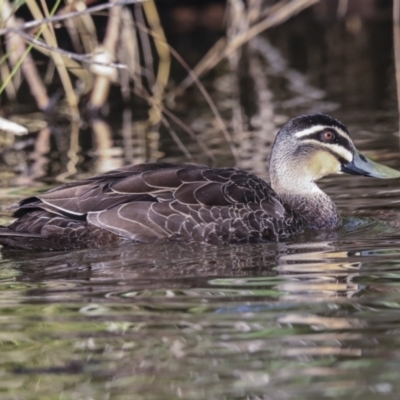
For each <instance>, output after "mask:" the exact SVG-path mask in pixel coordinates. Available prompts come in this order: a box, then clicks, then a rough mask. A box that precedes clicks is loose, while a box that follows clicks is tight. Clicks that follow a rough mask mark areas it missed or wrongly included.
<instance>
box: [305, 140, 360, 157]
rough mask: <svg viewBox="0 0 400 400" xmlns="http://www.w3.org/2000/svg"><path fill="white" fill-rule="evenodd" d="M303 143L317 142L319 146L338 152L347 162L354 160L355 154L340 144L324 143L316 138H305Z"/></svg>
mask: <svg viewBox="0 0 400 400" xmlns="http://www.w3.org/2000/svg"><path fill="white" fill-rule="evenodd" d="M302 143H311V144H316V143H317V144H318V146H320V147H325V148H327V149H328V150H330V151H331V152H333V153H336V154H337V155H338V156H339V157H341V158H343V159H344V160H346V161H347V162H351V161H353V154H352V153H351V152H350V151H349V150H347V149H345V148H344V147H343V146H341V145H339V144H331V143H323V142H320V141H318V140H315V139H304V140H303V141H302Z"/></svg>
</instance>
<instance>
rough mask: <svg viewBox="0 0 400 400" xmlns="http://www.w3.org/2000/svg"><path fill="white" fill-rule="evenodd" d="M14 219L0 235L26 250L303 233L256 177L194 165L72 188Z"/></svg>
mask: <svg viewBox="0 0 400 400" xmlns="http://www.w3.org/2000/svg"><path fill="white" fill-rule="evenodd" d="M13 216H14V217H17V218H18V219H17V221H15V222H14V223H12V224H11V225H10V226H8V227H4V228H1V229H0V243H1V244H4V245H6V246H10V247H18V248H25V249H70V248H72V249H79V248H85V247H103V246H105V245H108V244H115V243H120V242H123V241H127V240H131V241H136V242H151V241H157V240H183V241H186V242H208V243H213V244H221V243H241V242H254V241H261V240H277V239H278V238H281V239H282V238H285V237H289V236H291V235H292V234H294V233H297V232H298V231H299V230H301V224H295V223H293V213H292V212H291V211H290V210H289V209H288V208H287V207H285V206H284V205H283V204H282V203H281V202H280V200H279V198H278V196H277V195H276V194H275V193H274V192H273V190H272V189H271V188H270V187H269V186H268V185H267V184H266V183H265V182H264V181H262V180H261V179H259V178H257V177H256V176H254V175H251V174H249V173H246V172H244V171H241V170H238V169H234V168H226V169H212V168H208V167H205V166H198V165H190V164H184V165H173V164H140V165H134V166H129V167H126V168H121V169H118V170H114V171H111V172H108V173H105V174H103V175H99V176H96V177H94V178H90V179H86V180H83V181H80V182H74V183H69V184H66V185H63V186H60V187H58V188H55V189H53V190H50V191H49V192H46V193H44V194H41V195H38V196H35V197H29V198H27V199H25V200H22V201H21V202H20V203H18V204H17V205H16V206H14V213H13ZM288 226H290V228H289V229H288Z"/></svg>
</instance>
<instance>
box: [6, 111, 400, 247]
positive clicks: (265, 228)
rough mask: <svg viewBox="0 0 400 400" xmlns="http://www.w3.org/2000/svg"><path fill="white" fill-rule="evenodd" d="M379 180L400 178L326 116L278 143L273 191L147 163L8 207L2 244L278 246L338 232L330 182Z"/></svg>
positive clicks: (256, 183) (292, 127) (305, 121)
mask: <svg viewBox="0 0 400 400" xmlns="http://www.w3.org/2000/svg"><path fill="white" fill-rule="evenodd" d="M342 173H346V174H353V175H361V176H368V177H375V178H381V179H393V178H399V177H400V172H399V171H397V170H395V169H392V168H390V167H387V166H384V165H381V164H378V163H376V162H374V161H372V160H370V159H368V158H367V157H365V156H364V155H362V154H361V153H360V152H359V151H358V150H357V149H356V147H355V145H354V142H353V141H352V139H351V137H350V135H349V132H348V129H347V128H346V126H345V125H343V123H341V122H340V121H339V120H337V119H335V118H333V117H331V116H329V115H325V114H313V115H302V116H299V117H296V118H293V119H291V120H290V121H289V122H288V123H286V124H285V125H284V126H283V127H282V128H281V129H280V131H279V132H278V133H277V135H276V138H275V141H274V143H273V145H272V149H271V156H270V162H269V174H270V184H268V183H267V182H265V181H264V180H262V179H260V178H258V177H257V176H255V175H253V174H251V173H249V172H247V171H244V170H240V169H237V168H211V167H208V166H204V165H196V164H179V165H177V164H170V163H145V164H137V165H130V166H126V167H123V168H119V169H115V170H112V171H109V172H106V173H103V174H101V175H97V176H94V177H91V178H88V179H84V180H80V181H76V182H71V183H66V184H64V185H62V186H59V187H56V188H53V189H51V190H49V191H47V192H45V193H42V194H37V195H36V196H31V197H28V198H25V199H23V200H21V201H20V202H18V203H17V204H14V205H12V206H11V207H9V209H8V211H9V212H10V213H11V216H12V217H13V218H16V220H15V221H14V222H12V223H11V224H10V225H8V226H0V244H1V245H3V246H4V247H9V248H13V249H26V250H72V249H84V248H103V247H105V246H110V245H119V244H122V243H126V242H131V243H152V242H154V243H157V242H160V241H183V242H187V243H194V242H201V243H207V244H211V245H223V244H237V243H257V242H279V241H284V240H287V239H289V238H292V237H294V236H295V235H299V234H300V233H302V232H304V231H307V230H311V231H321V230H327V231H332V230H336V229H338V228H339V227H340V226H341V224H342V221H341V218H340V216H339V214H338V211H337V209H336V206H335V204H334V202H333V201H332V199H331V198H330V197H329V196H328V195H327V194H326V193H324V192H323V191H322V190H321V189H320V188H319V187H318V185H317V183H316V182H317V181H318V180H319V179H320V178H322V177H324V176H327V175H331V174H342Z"/></svg>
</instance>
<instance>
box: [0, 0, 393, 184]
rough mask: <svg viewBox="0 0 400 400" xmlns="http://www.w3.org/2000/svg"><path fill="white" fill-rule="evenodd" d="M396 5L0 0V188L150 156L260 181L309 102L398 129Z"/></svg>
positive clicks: (362, 1) (375, 1) (357, 0)
mask: <svg viewBox="0 0 400 400" xmlns="http://www.w3.org/2000/svg"><path fill="white" fill-rule="evenodd" d="M399 1H400V0H394V1H391V0H320V1H318V0H202V1H198V0H109V2H106V1H96V0H85V1H72V0H18V1H11V0H0V5H1V6H0V118H2V119H1V120H0V174H1V175H0V176H1V182H0V185H2V186H3V187H4V186H10V185H12V186H21V185H25V186H26V185H33V184H43V182H44V181H45V182H49V183H52V182H54V181H65V180H70V179H76V178H82V177H85V176H88V175H91V174H93V173H96V172H102V171H106V170H109V169H112V168H117V167H119V166H122V165H125V164H129V163H139V162H146V161H173V162H196V163H206V164H209V165H218V166H232V165H236V166H238V167H240V168H245V169H248V170H252V171H253V172H256V173H258V174H259V175H261V176H264V177H265V176H266V171H267V162H268V150H269V148H270V145H271V143H272V141H273V139H274V137H275V135H276V132H277V131H278V129H279V127H280V126H281V125H282V124H283V123H284V122H286V121H287V120H288V119H289V118H290V117H293V116H295V115H298V114H301V113H308V112H324V113H331V114H333V115H335V116H338V117H340V118H343V119H344V122H346V123H348V124H350V127H351V124H352V123H353V122H354V123H356V122H355V121H357V122H359V121H365V124H366V126H367V124H369V126H370V127H371V130H373V128H374V126H376V124H378V123H379V121H381V120H384V121H387V122H388V123H387V124H385V129H386V130H387V133H393V130H394V129H397V122H398V111H397V85H396V64H399V62H397V63H396V59H397V58H399V57H398V56H397V54H396V49H397V47H398V46H396V45H395V44H397V43H399V41H398V40H399V39H398V38H397V29H398V19H399V14H400V13H399V7H400V6H399ZM13 123H15V124H18V125H13ZM380 133H385V132H380Z"/></svg>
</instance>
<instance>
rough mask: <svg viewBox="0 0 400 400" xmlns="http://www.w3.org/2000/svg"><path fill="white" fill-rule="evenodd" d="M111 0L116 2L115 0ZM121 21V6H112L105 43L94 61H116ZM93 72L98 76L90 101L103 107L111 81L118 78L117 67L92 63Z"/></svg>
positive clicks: (95, 106)
mask: <svg viewBox="0 0 400 400" xmlns="http://www.w3.org/2000/svg"><path fill="white" fill-rule="evenodd" d="M111 2H112V3H116V2H115V1H113V0H111ZM120 21H121V7H120V6H115V7H112V8H111V9H110V13H109V17H108V22H107V31H106V36H105V38H104V41H103V45H102V46H100V47H98V48H97V49H96V51H95V55H94V61H100V62H104V63H105V64H107V63H111V62H113V61H114V59H115V54H116V50H117V46H118V40H119V27H120ZM92 72H94V73H95V74H96V75H97V76H96V79H95V82H94V85H93V90H92V94H91V96H90V103H91V106H92V107H94V108H101V107H103V106H104V104H105V103H106V101H107V97H108V92H109V90H110V85H111V82H112V81H114V80H115V79H116V69H115V68H112V67H111V68H110V67H107V66H102V67H100V66H97V67H96V68H95V65H92Z"/></svg>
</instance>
